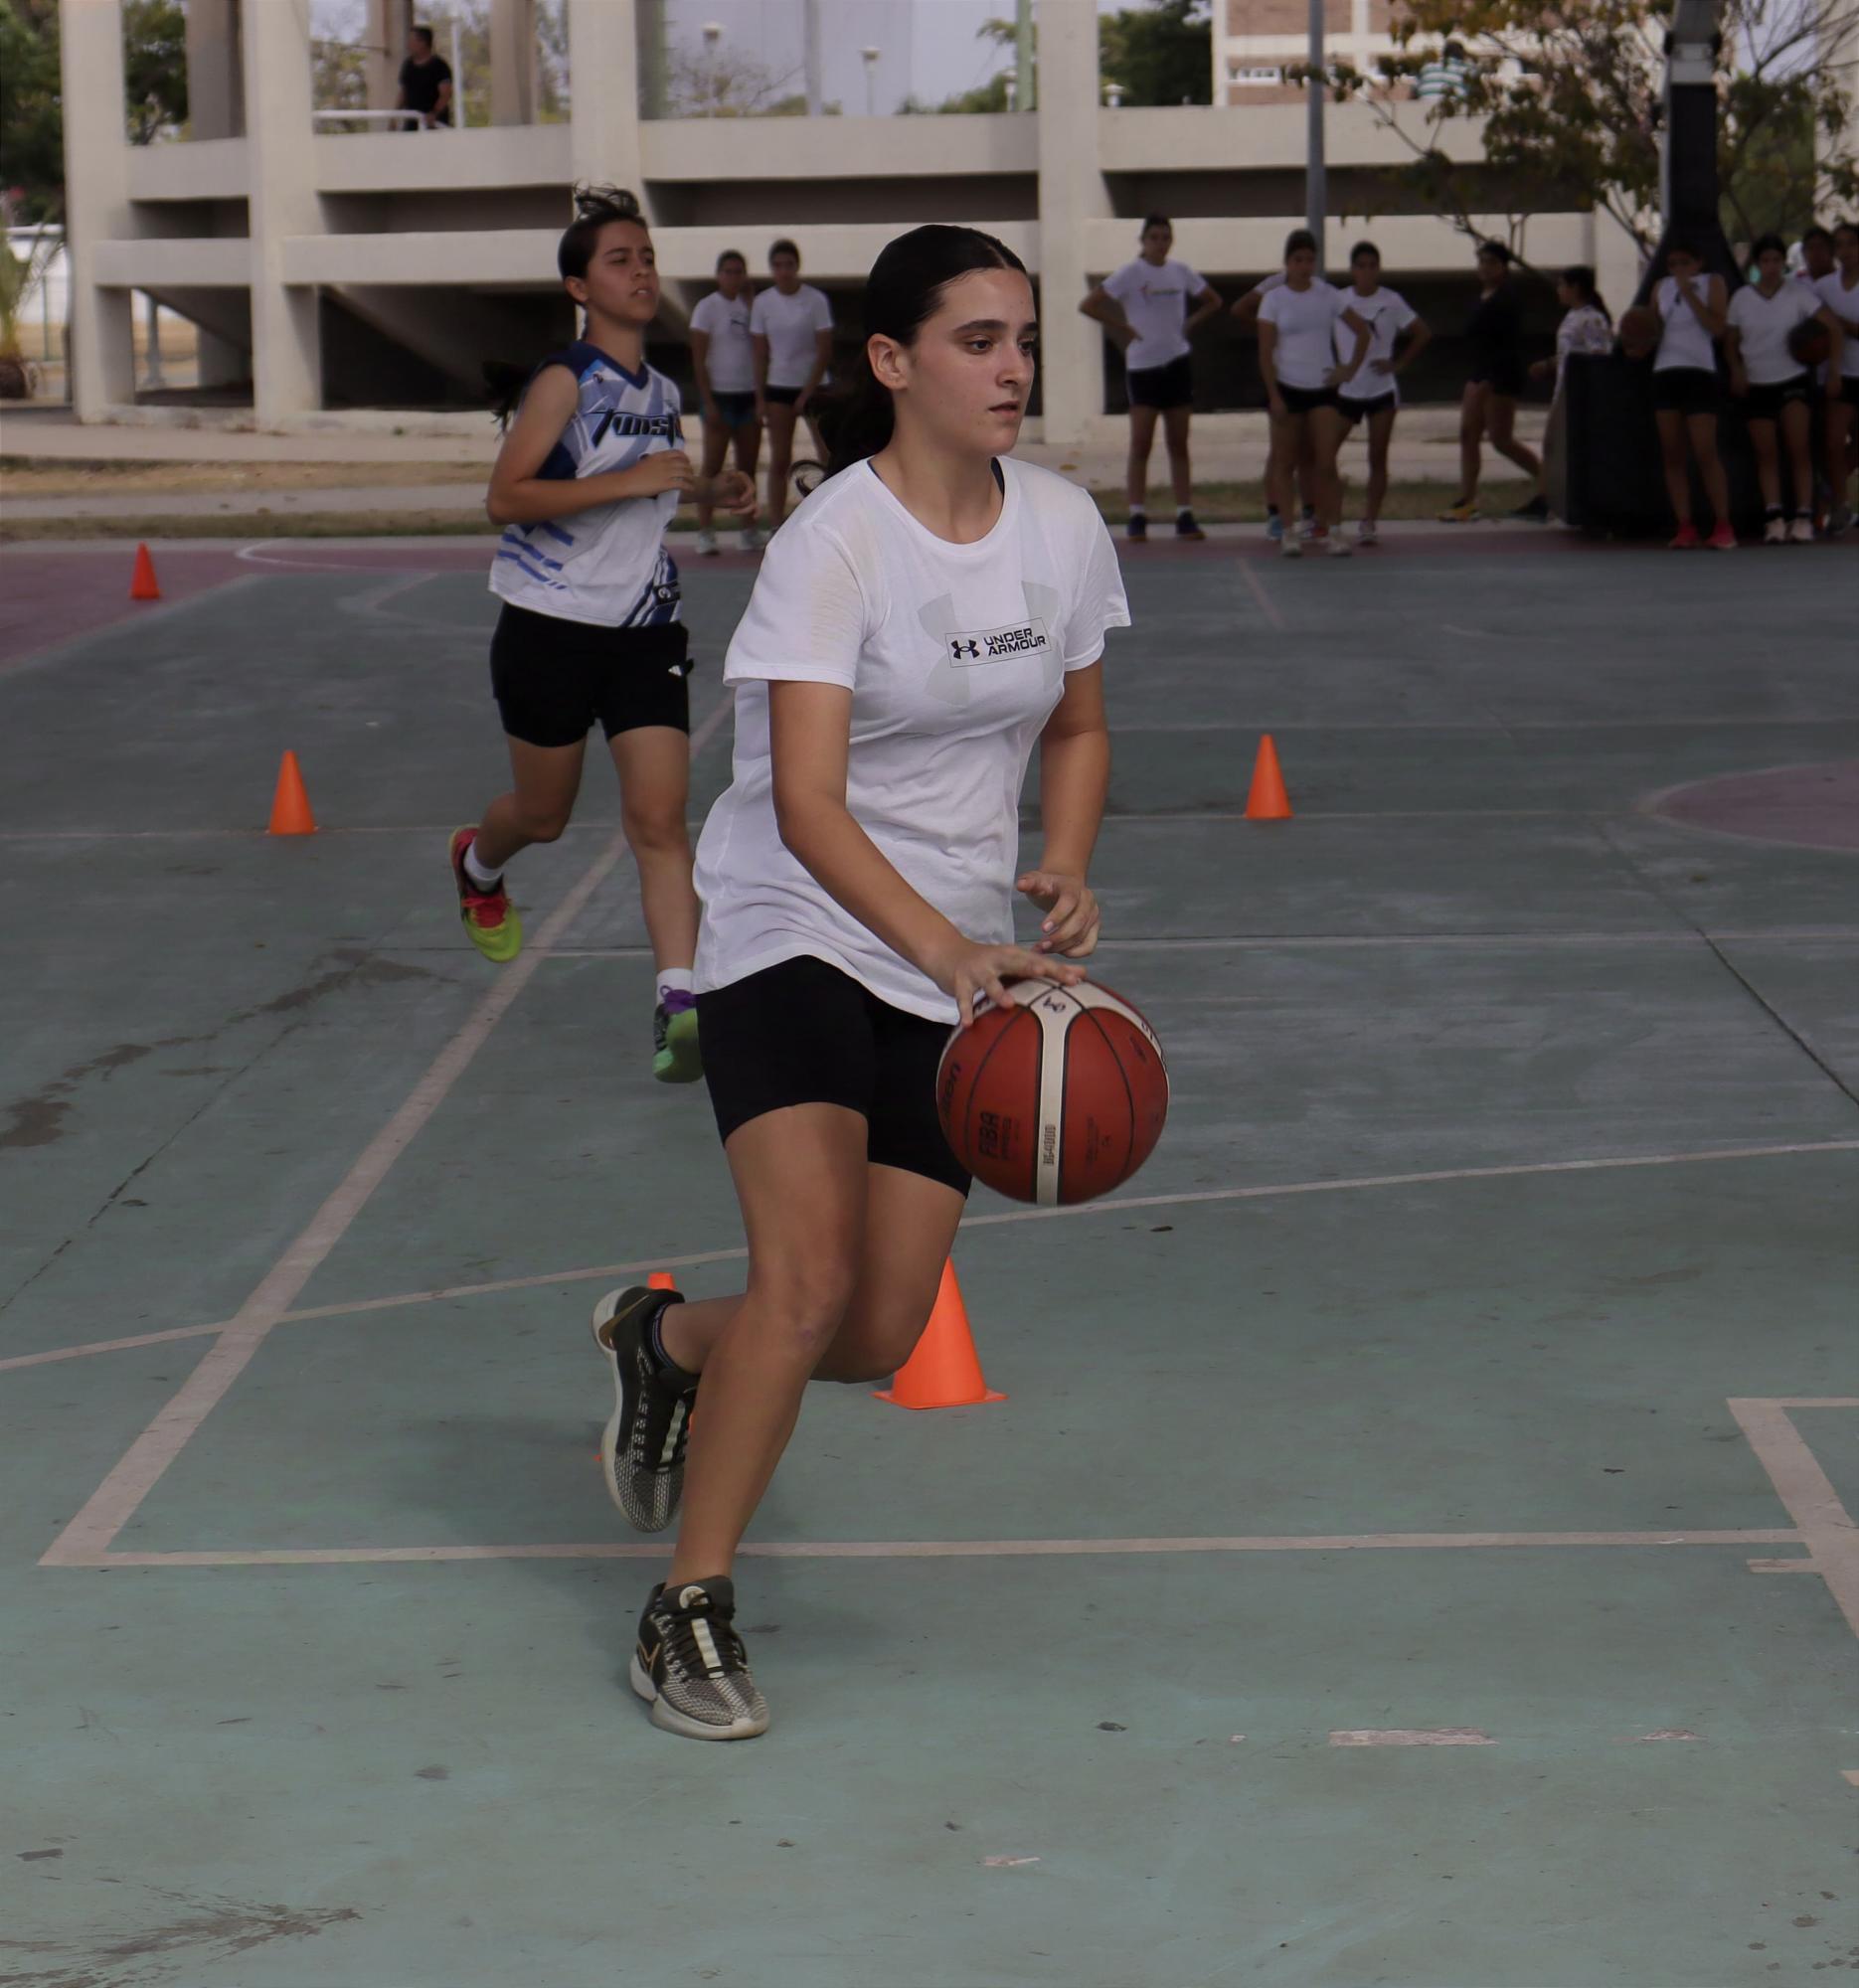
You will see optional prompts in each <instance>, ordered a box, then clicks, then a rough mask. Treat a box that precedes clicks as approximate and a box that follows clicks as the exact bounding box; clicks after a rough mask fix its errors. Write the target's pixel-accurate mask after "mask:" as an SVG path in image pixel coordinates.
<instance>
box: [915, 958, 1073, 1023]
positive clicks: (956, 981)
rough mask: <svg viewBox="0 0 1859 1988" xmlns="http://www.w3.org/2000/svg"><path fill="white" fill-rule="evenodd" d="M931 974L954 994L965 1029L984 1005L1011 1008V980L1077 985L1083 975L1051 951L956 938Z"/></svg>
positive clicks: (945, 990) (942, 987)
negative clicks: (984, 943)
mask: <svg viewBox="0 0 1859 1988" xmlns="http://www.w3.org/2000/svg"><path fill="white" fill-rule="evenodd" d="M930 978H931V979H932V980H933V981H934V982H935V983H936V985H937V986H938V987H940V988H941V990H942V991H943V993H944V994H952V995H953V996H954V997H955V1006H956V1007H957V1009H959V1010H960V1016H961V1019H960V1020H959V1022H958V1023H957V1024H956V1026H957V1027H958V1028H963V1029H965V1028H967V1027H968V1026H969V1024H970V1023H971V1022H972V1021H973V1020H974V1018H975V1015H976V1013H977V1003H978V1004H979V1005H980V1007H983V1008H1011V1007H1012V1006H1013V1005H1014V1004H1013V1002H1012V1000H1011V999H1010V998H1009V996H1008V993H1007V982H1008V981H1010V980H1056V981H1057V982H1058V983H1059V985H1060V986H1061V987H1076V986H1077V985H1078V983H1079V982H1080V981H1081V980H1083V979H1084V978H1085V969H1084V968H1083V967H1082V966H1075V965H1074V964H1073V963H1072V962H1071V961H1070V960H1066V959H1060V958H1058V957H1056V956H1055V955H1053V954H1051V953H1040V952H1029V951H1028V950H1027V949H1026V947H1025V946H1020V945H979V944H977V943H976V942H975V941H974V940H973V939H967V938H963V939H958V940H956V942H955V943H954V944H953V945H951V946H950V948H949V950H948V952H947V953H946V954H945V955H944V956H943V957H942V958H940V959H938V960H937V961H936V962H935V963H934V965H933V966H932V967H931V968H930Z"/></svg>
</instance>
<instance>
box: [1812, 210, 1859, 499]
mask: <svg viewBox="0 0 1859 1988" xmlns="http://www.w3.org/2000/svg"><path fill="white" fill-rule="evenodd" d="M1833 256H1834V265H1833V267H1832V268H1831V269H1830V270H1828V271H1827V273H1826V274H1825V275H1824V276H1821V277H1820V278H1819V279H1818V280H1817V281H1816V282H1815V284H1814V289H1815V292H1816V294H1817V295H1818V296H1819V298H1820V301H1821V302H1822V303H1823V304H1825V305H1826V307H1827V309H1828V310H1830V311H1831V312H1832V313H1833V315H1834V316H1835V317H1836V318H1838V319H1839V321H1840V328H1841V330H1842V331H1843V332H1844V334H1845V343H1844V345H1843V346H1842V347H1841V348H1840V352H1839V355H1838V359H1839V363H1838V364H1837V365H1832V364H1829V365H1828V367H1827V480H1828V482H1829V483H1831V484H1832V486H1833V501H1832V507H1831V510H1830V512H1829V514H1828V517H1827V534H1828V536H1829V537H1834V536H1837V535H1838V534H1839V533H1841V532H1843V531H1844V530H1845V529H1846V527H1847V526H1848V525H1850V524H1851V523H1852V511H1851V508H1850V507H1849V506H1848V504H1847V502H1846V495H1847V487H1848V485H1849V484H1850V483H1851V481H1852V478H1853V472H1854V471H1855V470H1859V222H1851V221H1842V222H1841V223H1840V225H1839V226H1838V227H1837V228H1836V229H1834V231H1833Z"/></svg>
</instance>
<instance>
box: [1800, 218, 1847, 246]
mask: <svg viewBox="0 0 1859 1988" xmlns="http://www.w3.org/2000/svg"><path fill="white" fill-rule="evenodd" d="M1840 225H1841V226H1842V227H1844V226H1845V224H1844V223H1843V222H1842V223H1841V224H1840ZM1832 240H1833V231H1832V230H1831V229H1830V228H1822V227H1821V225H1820V224H1819V222H1817V221H1816V222H1815V223H1814V225H1813V226H1812V227H1811V228H1807V229H1803V230H1802V231H1801V247H1802V248H1806V247H1807V245H1808V243H1810V242H1829V243H1830V242H1831V241H1832Z"/></svg>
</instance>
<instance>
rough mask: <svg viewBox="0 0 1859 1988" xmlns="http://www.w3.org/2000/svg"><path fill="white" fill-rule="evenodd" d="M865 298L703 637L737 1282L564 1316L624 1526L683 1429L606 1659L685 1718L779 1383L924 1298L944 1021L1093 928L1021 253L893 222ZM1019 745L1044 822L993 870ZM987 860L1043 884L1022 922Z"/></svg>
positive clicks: (1069, 621)
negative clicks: (854, 336) (851, 378)
mask: <svg viewBox="0 0 1859 1988" xmlns="http://www.w3.org/2000/svg"><path fill="white" fill-rule="evenodd" d="M865 323H866V333H867V336H866V341H865V361H864V372H863V377H862V378H861V381H860V385H859V389H858V398H857V400H856V401H855V402H854V404H853V405H852V407H851V408H850V410H849V411H848V413H847V414H846V415H845V417H844V420H843V422H842V424H841V426H840V430H839V432H838V434H837V437H836V441H837V446H836V448H835V450H834V463H835V469H836V473H835V474H834V475H833V476H832V477H831V478H830V479H829V480H828V481H826V482H825V483H823V484H821V485H820V487H819V488H818V489H817V490H816V491H815V492H814V494H813V495H812V496H811V497H809V498H808V500H807V502H806V504H805V506H804V507H803V508H802V509H801V510H799V511H797V512H796V513H795V514H794V516H793V518H792V519H791V520H790V521H789V522H788V523H787V524H786V526H785V527H784V528H783V529H782V530H781V531H780V533H778V534H777V536H776V537H775V538H774V540H773V542H772V543H771V544H770V545H769V547H768V550H767V553H766V555H765V557H764V560H763V563H762V567H761V573H760V575H759V576H758V578H757V580H756V588H755V593H754V596H753V598H752V599H751V601H750V604H749V610H748V612H747V614H746V615H745V616H744V619H743V622H742V625H741V626H740V627H739V628H738V630H737V632H736V636H735V638H734V640H733V641H732V643H731V645H730V651H729V658H728V662H727V664H726V666H725V679H726V681H728V682H730V683H733V684H734V685H736V686H737V707H736V757H735V779H734V783H733V785H732V786H731V787H730V789H729V791H728V792H727V793H725V794H724V795H723V797H722V798H721V799H720V800H719V801H718V802H717V805H716V807H715V808H714V809H713V810H712V812H711V815H710V819H709V822H708V823H707V825H706V826H705V829H704V832H703V836H702V839H701V842H700V844H699V849H698V857H697V883H698V890H699V893H700V895H701V897H702V899H703V905H704V911H703V929H702V935H701V938H700V941H699V947H698V969H697V972H698V989H699V993H698V1008H699V1015H700V1018H701V1024H702V1029H703V1039H704V1057H705V1067H706V1074H707V1076H708V1078H709V1082H710V1088H711V1096H712V1100H713V1102H714V1104H715V1107H716V1114H717V1122H718V1129H719V1131H720V1133H721V1135H722V1138H723V1142H724V1150H725V1153H726V1154H727V1156H728V1159H729V1165H730V1171H731V1174H732V1176H733V1179H734V1182H735V1186H736V1192H737V1197H738V1199H739V1201H740V1202H741V1204H742V1210H743V1220H744V1226H745V1228H746V1230H747V1232H748V1242H749V1279H748V1285H749V1287H748V1290H747V1292H746V1293H745V1294H743V1295H741V1296H737V1297H729V1298H717V1299H711V1300H709V1301H707V1302H705V1303H689V1304H687V1303H684V1302H682V1301H681V1300H680V1299H678V1298H677V1296H676V1295H675V1294H674V1293H669V1292H665V1291H644V1290H621V1291H613V1292H610V1293H609V1294H608V1295H607V1296H606V1297H605V1298H603V1299H602V1300H601V1301H600V1303H599V1304H598V1305H597V1306H596V1307H595V1310H594V1316H593V1329H594V1337H595V1340H596V1342H597V1344H598V1345H599V1347H600V1349H601V1352H602V1353H603V1355H605V1356H606V1358H607V1360H608V1361H609V1363H610V1371H611V1373H612V1376H613V1380H614V1385H615V1396H616V1402H615V1408H614V1411H613V1417H612V1420H611V1422H610V1423H609V1424H608V1429H607V1434H606V1437H605V1439H604V1441H603V1444H602V1450H603V1455H604V1458H605V1460H606V1463H607V1473H608V1490H609V1491H610V1493H611V1494H612V1496H613V1498H614V1501H615V1503H617V1504H618V1505H619V1506H620V1508H621V1509H622V1510H623V1511H625V1512H626V1513H627V1515H628V1516H629V1517H630V1518H631V1519H632V1521H633V1523H634V1524H635V1525H637V1526H639V1527H640V1528H641V1529H642V1530H646V1531H655V1530H657V1529H658V1528H660V1527H662V1526H664V1525H666V1524H667V1523H669V1521H670V1519H671V1517H672V1515H673V1512H674V1510H675V1509H676V1507H677V1505H678V1501H679V1496H680V1491H681V1490H683V1489H685V1488H686V1479H687V1472H686V1464H685V1449H686V1441H687V1435H688V1439H689V1468H688V1493H687V1495H686V1496H685V1497H684V1513H683V1519H682V1523H681V1525H680V1529H679V1534H678V1542H677V1548H676V1552H675V1554H674V1556H673V1559H672V1564H671V1571H670V1575H669V1578H668V1579H667V1581H666V1582H665V1583H664V1584H663V1585H662V1586H660V1587H655V1588H654V1589H653V1590H652V1594H651V1597H650V1599H649V1600H648V1601H647V1603H646V1606H645V1611H644V1614H643V1615H642V1617H641V1619H640V1623H639V1636H638V1645H637V1648H636V1651H635V1653H634V1656H633V1661H632V1668H631V1681H632V1687H633V1689H634V1691H635V1692H637V1693H638V1695H639V1696H640V1697H641V1698H644V1699H646V1700H648V1701H649V1702H650V1703H651V1705H652V1717H653V1721H654V1723H655V1724H657V1725H658V1726H660V1727H662V1728H664V1729H665V1730H667V1731H669V1732H672V1733H678V1734H683V1735H686V1736H688V1737H691V1738H694V1739H701V1740H740V1739H748V1738H750V1737H752V1736H754V1735H755V1734H758V1733H761V1732H762V1731H763V1730H764V1729H765V1728H766V1726H767V1723H768V1712H767V1706H766V1704H765V1702H764V1701H763V1699H762V1697H761V1693H760V1691H758V1689H757V1688H756V1685H755V1682H754V1680H753V1678H752V1677H751V1675H750V1671H749V1665H748V1658H747V1654H746V1652H745V1649H744V1646H743V1640H742V1637H741V1636H740V1635H739V1634H738V1632H737V1630H736V1628H735V1626H734V1612H735V1590H734V1587H733V1585H732V1581H731V1573H732V1568H733V1565H734V1561H735V1555H736V1551H737V1547H738V1544H739V1542H740V1540H741V1538H742V1535H743V1532H744V1529H745V1528H746V1527H747V1525H748V1524H749V1521H750V1519H751V1517H752V1516H753V1515H754V1513H755V1510H756V1507H757V1506H758V1504H759V1503H760V1502H761V1496H762V1493H763V1492H764V1491H765V1490H766V1488H767V1486H768V1482H769V1480H770V1479H771V1477H772V1476H773V1473H774V1469H775V1466H776V1464H777V1463H778V1462H779V1460H780V1457H781V1452H782V1451H783V1449H784V1448H785V1447H786V1444H787V1441H788V1437H789V1435H790V1434H791V1432H792V1429H793V1426H794V1419H795V1416H796V1414H797V1413H798V1411H799V1408H800V1399H801V1396H802V1394H803V1393H804V1391H805V1388H806V1385H807V1383H808V1382H809V1381H810V1380H831V1381H846V1382H866V1381H872V1380H876V1379H880V1378H882V1377H884V1376H887V1375H890V1374H893V1373H895V1372H896V1371H897V1370H898V1368H899V1367H900V1366H902V1365H903V1363H904V1362H905V1361H906V1360H907V1359H908V1358H909V1355H910V1353H911V1350H912V1348H913V1347H914V1345H915V1344H916V1341H917V1339H918V1337H919V1335H920V1334H921V1333H922V1331H923V1328H924V1324H925V1321H926V1320H927V1319H928V1318H929V1316H930V1309H931V1306H932V1304H933V1301H934V1298H935V1295H936V1288H937V1284H938V1281H939V1279H940V1276H941V1272H942V1266H943V1263H944V1261H945V1259H946V1258H947V1255H948V1251H949V1245H950V1243H951V1242H952V1241H953V1238H954V1235H955V1229H956V1224H957V1223H958V1221H959V1220H960V1217H961V1213H962V1207H963V1203H964V1199H965V1197H966V1195H967V1192H968V1187H969V1181H968V1177H967V1175H966V1174H965V1173H964V1172H963V1171H962V1169H961V1167H960V1165H959V1164H958V1163H957V1161H956V1159H955V1157H954V1155H953V1154H952V1153H951V1152H950V1150H949V1147H948V1144H947V1141H946V1140H945V1138H944V1137H943V1134H942V1130H941V1126H940V1123H939V1121H938V1119H937V1114H936V1102H935V1075H936V1067H937V1061H938V1058H939V1057H940V1055H941V1052H942V1048H943V1045H944V1043H945V1041H946V1039H947V1036H948V1032H949V1029H950V1027H951V1025H953V1024H955V1023H957V1022H958V1021H965V1020H966V1019H968V1018H971V1017H972V1016H973V1014H974V1013H975V1010H976V1004H977V1003H983V1002H989V1001H992V1002H996V1003H999V1002H1002V1001H1004V1000H1005V998H1006V995H1005V983H1006V981H1007V980H1009V979H1025V978H1038V979H1045V980H1053V981H1059V982H1062V983H1064V984H1067V985H1070V984H1074V983H1076V982H1077V981H1079V980H1080V979H1082V978H1083V968H1082V967H1080V966H1078V965H1076V964H1074V963H1073V962H1075V961H1077V960H1079V959H1082V958H1084V957H1085V956H1086V955H1087V954H1089V953H1090V952H1091V951H1092V950H1093V948H1094V947H1095V946H1096V944H1097V940H1098V926H1099V911H1098V904H1097V900H1096V898H1095V897H1094V896H1093V894H1092V892H1091V889H1090V886H1089V885H1088V884H1087V882H1086V871H1087V866H1088V864H1089V862H1090V859H1091V854H1092V849H1093V845H1094V844H1095V842H1096V840H1097V834H1098V826H1099V817H1100V815H1101V813H1102V808H1103V798H1104V790H1105V785H1106V782H1107V779H1108V773H1109V738H1108V734H1107V732H1106V730H1105V725H1104V717H1103V696H1102V684H1101V674H1102V673H1101V669H1100V667H1099V659H1100V657H1101V655H1102V650H1103V638H1104V631H1105V630H1106V629H1108V628H1112V627H1121V626H1125V625H1127V623H1128V619H1129V614H1128V609H1127V607H1126V605H1125V603H1124V599H1123V587H1122V581H1121V578H1120V576H1119V574H1118V571H1117V564H1116V555H1115V552H1114V550H1113V548H1112V546H1111V544H1110V540H1109V535H1108V533H1107V532H1106V531H1105V530H1104V527H1103V524H1102V521H1101V520H1100V519H1099V515H1098V511H1097V508H1096V506H1095V505H1094V503H1093V502H1092V500H1091V497H1090V495H1089V493H1088V492H1086V491H1085V490H1083V489H1080V488H1079V487H1077V486H1076V485H1074V484H1071V483H1068V482H1066V481H1065V480H1064V479H1063V478H1062V477H1059V476H1057V475H1054V474H1052V473H1051V472H1049V471H1047V470H1044V469H1037V468H1033V467H1031V466H1029V465H1027V464H1025V463H1021V462H1016V461H1014V460H1013V459H1012V458H1011V456H1010V455H1009V454H1008V451H1009V450H1010V449H1012V447H1013V446H1014V443H1015V441H1016V439H1017V438H1018V435H1019V432H1020V426H1021V422H1022V420H1023V419H1024V417H1025V414H1026V406H1027V397H1028V395H1029V393H1030V392H1031V389H1032V384H1033V371H1034V362H1033V339H1034V336H1035V332H1036V324H1035V318H1034V307H1033V291H1032V285H1031V283H1030V281H1029V280H1028V277H1027V274H1026V270H1025V268H1024V267H1023V266H1022V264H1021V262H1020V260H1019V258H1018V257H1017V256H1016V255H1015V254H1014V253H1013V252H1012V250H1010V249H1009V248H1006V247H1005V246H1004V245H1003V244H1001V243H1000V242H997V241H996V240H995V239H994V238H993V237H992V236H988V235H983V234H981V233H979V232H978V231H976V230H974V229H969V228H950V227H940V226H930V227H925V228H919V229H915V230H913V231H912V232H911V233H910V234H908V235H905V236H901V237H900V238H899V239H898V240H896V241H895V242H893V243H892V244H891V245H890V246H889V247H888V248H886V249H885V251H884V253H883V254H882V255H880V256H879V258H878V261H877V263H876V265H875V266H874V267H873V269H872V272H871V277H870V281H869V284H868V287H867V289H866V293H865ZM1036 744H1037V745H1038V746H1039V748H1040V805H1041V811H1042V815H1043V818H1044V826H1045V850H1044V854H1043V856H1042V858H1041V861H1040V867H1039V868H1038V869H1036V870H1033V871H1031V872H1029V873H1026V874H1023V875H1020V876H1019V877H1018V879H1017V883H1016V877H1015V862H1016V850H1017V845H1018V840H1019V819H1018V803H1019V794H1020V787H1021V782H1022V779H1023V777H1024V775H1025V771H1026V766H1027V761H1028V758H1029V756H1030V754H1031V752H1032V749H1033V747H1034V745H1036ZM1016 888H1017V889H1018V890H1019V891H1020V892H1021V893H1022V894H1023V895H1025V896H1026V897H1027V898H1029V899H1030V900H1031V901H1032V902H1033V904H1034V905H1036V906H1037V907H1038V908H1039V910H1040V912H1041V916H1042V919H1043V923H1042V926H1041V935H1040V938H1039V940H1038V941H1037V943H1036V944H1035V945H1034V946H1032V947H1028V948H1023V947H1020V946H1017V945H1015V944H1014V943H1012V930H1013V917H1012V907H1013V895H1014V892H1015V890H1016ZM700 1375H701V1377H702V1381H703V1389H702V1398H701V1409H702V1412H701V1413H700V1414H699V1415H698V1416H697V1417H696V1421H695V1426H694V1427H693V1424H692V1421H691V1415H690V1409H691V1404H692V1401H693V1398H694V1397H695V1396H696V1394H697V1388H698V1379H699V1376H700Z"/></svg>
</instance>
